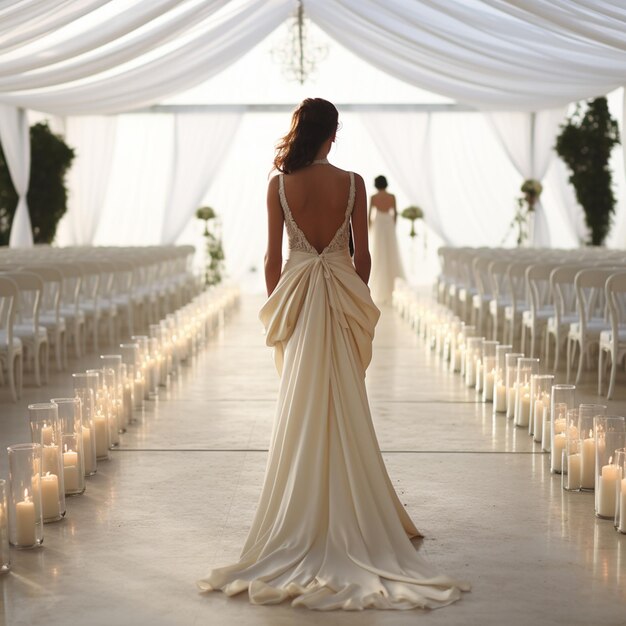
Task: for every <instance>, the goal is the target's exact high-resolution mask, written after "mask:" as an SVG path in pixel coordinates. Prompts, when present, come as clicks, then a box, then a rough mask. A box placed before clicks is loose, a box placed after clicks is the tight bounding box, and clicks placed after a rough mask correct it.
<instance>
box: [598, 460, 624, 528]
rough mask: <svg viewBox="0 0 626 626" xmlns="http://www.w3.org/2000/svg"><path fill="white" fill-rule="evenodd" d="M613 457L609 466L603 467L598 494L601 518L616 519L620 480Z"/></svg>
mask: <svg viewBox="0 0 626 626" xmlns="http://www.w3.org/2000/svg"><path fill="white" fill-rule="evenodd" d="M612 461H613V457H611V458H610V459H609V464H608V465H603V466H602V473H601V475H600V482H599V485H598V486H599V494H598V511H597V513H598V515H600V516H601V517H615V501H616V497H615V496H616V495H617V493H616V492H617V486H616V482H617V481H618V479H619V468H618V467H617V465H614V464H613V462H612Z"/></svg>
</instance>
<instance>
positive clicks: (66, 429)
mask: <svg viewBox="0 0 626 626" xmlns="http://www.w3.org/2000/svg"><path fill="white" fill-rule="evenodd" d="M51 402H52V403H53V404H56V405H57V410H58V412H59V420H60V422H61V429H62V431H63V447H62V451H63V484H64V485H65V495H66V496H78V495H80V494H82V493H83V492H84V491H85V455H84V451H83V422H82V409H81V401H80V398H52V400H51Z"/></svg>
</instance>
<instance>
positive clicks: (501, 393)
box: [496, 382, 506, 413]
mask: <svg viewBox="0 0 626 626" xmlns="http://www.w3.org/2000/svg"><path fill="white" fill-rule="evenodd" d="M505 411H506V387H505V386H504V385H503V384H502V383H501V382H499V383H498V384H497V385H496V412H497V413H504V412H505Z"/></svg>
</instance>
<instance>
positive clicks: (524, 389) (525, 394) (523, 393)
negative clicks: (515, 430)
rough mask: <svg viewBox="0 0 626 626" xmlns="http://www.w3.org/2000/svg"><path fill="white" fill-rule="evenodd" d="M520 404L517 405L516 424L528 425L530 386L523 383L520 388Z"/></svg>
mask: <svg viewBox="0 0 626 626" xmlns="http://www.w3.org/2000/svg"><path fill="white" fill-rule="evenodd" d="M518 395H519V406H518V407H517V415H516V418H517V419H516V420H515V425H516V426H528V420H529V419H530V387H529V386H528V385H522V386H521V387H520V388H519V394H518Z"/></svg>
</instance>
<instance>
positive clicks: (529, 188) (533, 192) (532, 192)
mask: <svg viewBox="0 0 626 626" xmlns="http://www.w3.org/2000/svg"><path fill="white" fill-rule="evenodd" d="M520 190H521V192H522V193H523V194H524V199H525V200H526V204H528V210H529V211H534V210H535V203H536V202H537V200H538V199H539V196H540V195H541V192H542V191H543V185H542V184H541V183H540V182H539V181H538V180H535V179H534V178H529V179H527V180H525V181H524V182H523V183H522V186H521V187H520Z"/></svg>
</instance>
